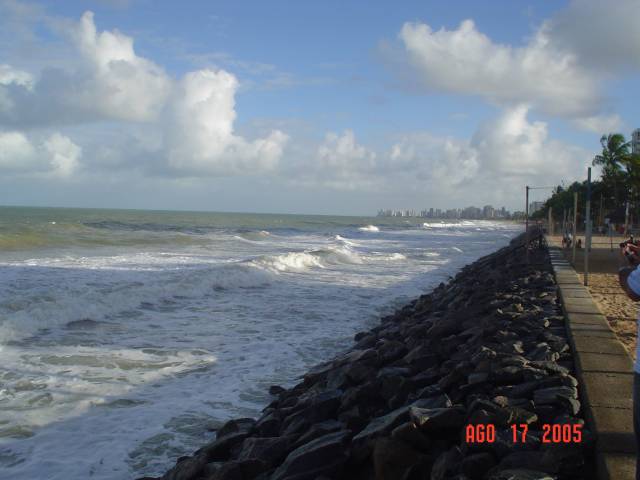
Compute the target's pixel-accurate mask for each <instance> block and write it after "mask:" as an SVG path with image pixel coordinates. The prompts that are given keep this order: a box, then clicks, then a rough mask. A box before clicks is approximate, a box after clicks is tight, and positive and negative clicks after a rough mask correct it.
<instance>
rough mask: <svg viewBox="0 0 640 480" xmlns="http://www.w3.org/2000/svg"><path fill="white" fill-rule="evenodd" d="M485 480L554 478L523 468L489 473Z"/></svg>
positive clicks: (542, 479)
mask: <svg viewBox="0 0 640 480" xmlns="http://www.w3.org/2000/svg"><path fill="white" fill-rule="evenodd" d="M487 480H556V479H555V477H552V476H551V475H548V474H546V473H545V472H537V471H535V470H526V469H524V468H514V469H510V470H501V471H497V472H495V473H491V474H490V475H488V476H487Z"/></svg>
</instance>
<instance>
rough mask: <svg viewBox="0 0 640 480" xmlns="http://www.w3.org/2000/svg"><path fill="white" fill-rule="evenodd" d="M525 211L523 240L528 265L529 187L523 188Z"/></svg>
mask: <svg viewBox="0 0 640 480" xmlns="http://www.w3.org/2000/svg"><path fill="white" fill-rule="evenodd" d="M525 190H526V194H525V202H526V205H525V210H524V212H525V213H524V238H525V242H524V244H525V248H526V258H527V263H529V185H527V186H526V187H525Z"/></svg>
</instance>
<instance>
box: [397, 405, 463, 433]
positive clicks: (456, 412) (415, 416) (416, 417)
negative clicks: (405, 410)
mask: <svg viewBox="0 0 640 480" xmlns="http://www.w3.org/2000/svg"><path fill="white" fill-rule="evenodd" d="M409 415H410V418H411V421H412V422H413V423H414V424H415V425H416V427H418V428H419V429H421V430H422V431H424V432H434V431H438V430H447V429H448V430H451V429H459V428H460V427H462V425H463V424H464V423H465V419H466V412H465V410H464V408H462V407H455V406H454V407H449V408H420V407H410V408H409Z"/></svg>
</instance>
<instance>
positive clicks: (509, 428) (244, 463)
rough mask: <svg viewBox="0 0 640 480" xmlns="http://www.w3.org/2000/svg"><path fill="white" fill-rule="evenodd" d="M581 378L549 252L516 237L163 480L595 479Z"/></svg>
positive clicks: (227, 430) (221, 433)
mask: <svg viewBox="0 0 640 480" xmlns="http://www.w3.org/2000/svg"><path fill="white" fill-rule="evenodd" d="M573 368H574V366H573V361H572V357H571V351H570V348H569V344H568V342H567V338H566V331H565V323H564V318H563V316H562V314H561V311H560V305H559V301H558V297H557V288H556V284H555V281H554V278H553V275H552V273H551V266H550V263H549V260H548V255H547V252H546V250H544V249H538V250H535V251H532V252H531V254H530V262H529V263H527V262H526V261H525V251H524V245H523V238H522V237H518V238H516V239H514V240H513V241H512V242H511V244H510V246H509V247H506V248H503V249H501V250H499V251H497V252H496V253H494V254H491V255H489V256H486V257H483V258H481V259H480V260H478V261H476V262H475V263H473V264H471V265H468V266H466V267H465V268H464V269H462V271H460V272H459V273H458V274H457V275H456V277H455V278H453V279H452V280H451V281H450V282H449V283H448V284H446V285H445V284H440V286H439V287H438V288H436V289H435V290H434V291H433V292H431V293H429V294H427V295H423V296H421V297H420V298H418V299H416V300H415V301H413V302H411V303H410V304H408V305H406V306H405V307H404V308H402V309H400V310H398V311H397V312H395V313H394V314H393V315H390V316H388V317H385V318H383V319H382V321H381V323H380V325H379V326H377V327H375V328H373V329H372V330H370V331H368V332H361V333H358V334H357V335H356V336H355V345H354V347H353V348H352V349H351V350H350V351H348V352H346V353H344V354H343V355H341V356H340V357H338V358H335V359H333V360H332V361H329V362H326V363H323V364H321V365H318V366H316V367H315V368H313V369H311V370H310V371H309V372H307V374H306V375H304V377H303V379H302V381H301V382H300V383H299V384H298V385H296V386H294V387H293V388H290V389H283V388H281V387H277V386H274V387H272V388H271V390H270V393H271V394H272V395H273V396H274V400H273V402H272V403H271V404H270V405H268V406H267V407H266V408H265V409H264V411H263V415H262V416H261V417H260V418H259V419H257V420H256V419H249V418H241V419H235V420H231V421H229V422H227V423H226V424H225V425H224V426H223V427H222V428H220V429H219V430H218V432H217V438H216V440H215V441H213V442H211V443H209V444H208V445H205V446H204V447H203V448H201V449H200V450H198V451H197V452H195V454H194V455H193V456H190V457H183V458H181V459H179V460H178V463H177V464H176V466H175V467H173V468H172V469H171V470H170V471H168V472H167V473H166V474H165V475H164V476H162V477H161V478H162V480H250V479H260V480H267V479H271V480H327V479H356V480H357V479H363V480H364V479H377V480H383V479H384V480H387V479H389V480H391V479H393V480H400V479H403V480H414V479H416V480H417V479H425V478H430V479H432V480H444V479H454V478H455V479H458V480H464V479H469V480H474V479H489V480H507V479H512V480H518V479H522V480H525V479H526V480H535V479H540V480H542V479H578V478H589V476H590V470H591V467H590V465H589V464H588V462H586V459H587V458H588V457H589V452H590V450H591V448H592V444H593V440H592V438H591V435H590V433H589V432H588V431H587V430H586V429H585V428H583V427H584V422H583V420H582V418H581V417H580V414H581V409H580V401H579V399H578V390H577V386H578V385H577V381H576V379H575V377H574V376H573V375H572V373H573Z"/></svg>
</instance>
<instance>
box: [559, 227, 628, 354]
mask: <svg viewBox="0 0 640 480" xmlns="http://www.w3.org/2000/svg"><path fill="white" fill-rule="evenodd" d="M578 238H581V239H582V243H583V245H584V237H582V236H580V235H579V236H578ZM623 240H624V238H623V237H613V238H612V239H609V237H604V236H594V237H593V241H592V248H591V253H590V255H589V277H588V283H589V285H588V287H589V292H590V293H591V296H592V297H593V299H594V301H595V302H596V303H597V304H598V307H599V308H600V310H602V313H603V314H604V315H605V316H606V317H607V321H608V322H609V325H611V328H612V329H613V331H614V332H615V333H616V335H617V336H618V338H619V339H620V341H621V342H622V344H623V345H624V346H625V348H626V349H627V351H628V352H629V355H630V356H631V357H632V358H633V359H634V360H635V358H636V341H637V326H636V319H637V317H638V308H640V302H633V301H632V300H630V299H629V298H628V297H627V296H626V295H625V293H624V292H623V291H622V289H621V288H620V285H619V284H618V275H617V271H618V269H619V268H620V267H622V266H624V265H625V262H624V260H623V259H622V258H621V257H620V253H619V248H618V244H619V243H620V242H621V241H623ZM549 241H550V242H551V243H554V244H556V245H560V242H561V237H560V236H553V237H549ZM612 244H613V249H612ZM612 250H613V251H612ZM564 252H565V257H566V258H567V259H568V260H569V261H572V257H573V252H572V251H571V250H570V249H565V250H564ZM574 268H575V269H576V272H578V276H579V277H580V279H581V280H582V281H584V250H576V260H575V265H574Z"/></svg>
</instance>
